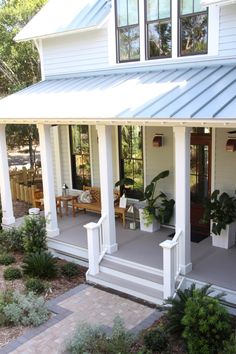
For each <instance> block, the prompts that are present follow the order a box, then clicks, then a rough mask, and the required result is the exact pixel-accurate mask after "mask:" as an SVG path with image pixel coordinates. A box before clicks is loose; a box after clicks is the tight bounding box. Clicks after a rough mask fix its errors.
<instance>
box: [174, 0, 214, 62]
mask: <svg viewBox="0 0 236 354" xmlns="http://www.w3.org/2000/svg"><path fill="white" fill-rule="evenodd" d="M179 12H180V23H179V27H180V28H179V31H180V35H179V42H180V43H179V47H180V53H179V54H180V55H181V56H184V55H194V54H206V53H207V36H208V13H207V9H206V8H205V7H203V6H201V3H200V0H180V9H179Z"/></svg>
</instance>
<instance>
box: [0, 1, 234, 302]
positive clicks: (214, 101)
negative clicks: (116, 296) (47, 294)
mask: <svg viewBox="0 0 236 354" xmlns="http://www.w3.org/2000/svg"><path fill="white" fill-rule="evenodd" d="M235 23H236V0H224V1H223V0H201V1H200V0H191V1H190V0H189V1H186V2H184V1H176V0H166V1H160V0H149V1H145V0H112V1H108V0H50V1H49V2H48V3H47V4H46V5H45V6H44V8H43V9H42V10H41V11H39V13H38V14H37V15H36V16H35V17H34V18H33V19H32V20H31V21H30V22H29V23H28V24H27V25H26V26H25V28H23V29H22V31H21V32H20V33H19V34H18V35H17V36H16V40H17V41H26V40H32V41H34V42H35V43H36V45H37V48H38V51H39V54H40V58H41V71H42V78H43V79H42V81H41V82H39V83H37V84H35V85H32V86H31V87H28V88H26V89H24V90H22V91H19V92H17V93H15V94H13V95H10V96H8V97H6V98H4V99H2V100H1V101H0V188H1V199H2V206H3V225H15V218H14V215H13V208H12V204H11V202H10V200H11V190H10V184H9V173H8V165H7V152H6V143H5V124H11V123H14V124H16V123H20V124H23V123H25V124H28V123H34V124H37V125H38V129H39V135H40V145H41V161H42V171H43V188H44V207H45V214H46V215H48V214H50V222H49V223H48V225H47V231H48V242H49V246H50V247H51V248H52V249H54V251H55V252H57V253H58V254H60V253H61V254H64V255H65V254H66V255H67V256H68V255H69V256H74V257H77V259H79V258H80V259H81V258H83V259H87V258H88V260H89V271H88V273H87V278H88V280H90V281H92V282H95V283H99V284H102V285H105V286H108V287H111V288H114V289H117V290H121V291H124V292H127V293H129V294H132V295H135V296H138V297H141V298H143V299H146V300H149V301H152V302H155V303H160V302H161V300H162V299H163V297H166V296H169V295H172V294H173V292H174V290H175V287H176V286H177V283H176V281H175V280H176V279H177V277H178V280H181V282H183V283H184V282H185V283H186V284H187V283H189V282H191V281H193V280H195V281H199V282H211V283H213V284H214V285H215V286H216V287H220V288H221V289H222V288H224V289H227V291H228V294H231V295H235V294H236V293H235V291H236V277H235V272H234V268H235V263H236V258H235V256H236V248H235V246H233V247H232V248H230V249H220V248H218V247H215V246H212V244H211V238H210V237H208V238H206V239H204V240H203V241H201V242H199V243H192V242H191V234H192V236H193V235H195V238H198V237H201V236H202V235H204V236H205V235H210V226H209V225H207V226H206V225H204V226H203V225H202V224H201V223H200V222H199V220H200V219H201V216H202V202H203V199H204V197H206V196H207V195H209V194H210V193H211V192H212V191H213V190H215V189H220V191H221V192H223V191H225V192H228V193H229V194H230V195H233V194H234V191H235V189H236V188H235V187H236V183H235V182H236V153H234V150H236V144H235V142H236V140H234V139H236V132H234V130H235V129H236V116H235V112H236V25H235ZM156 135H158V136H161V137H162V140H163V144H162V146H159V147H156V146H154V145H155V144H153V139H154V138H155V136H156ZM227 144H228V145H230V149H231V151H227V150H226V146H227ZM228 150H229V149H228ZM163 170H169V171H170V175H169V177H168V178H166V179H163V180H162V181H160V189H161V190H163V191H164V192H165V193H166V194H167V196H168V197H171V198H174V199H175V216H174V217H173V218H172V220H171V226H172V227H173V228H174V229H175V231H174V230H170V225H168V227H169V228H162V229H161V231H159V232H156V233H154V234H149V233H144V232H140V230H135V231H134V230H132V231H131V230H129V229H128V228H126V229H123V228H122V226H121V225H120V223H119V222H115V212H114V202H113V188H114V183H115V182H116V181H117V180H119V179H120V178H123V177H132V178H133V179H134V180H135V185H134V188H133V190H131V191H130V198H133V200H134V199H135V200H137V199H138V198H139V196H140V192H142V191H143V190H144V188H145V186H146V185H147V184H149V182H150V181H151V179H152V178H153V177H154V176H155V175H156V174H157V173H159V172H161V171H163ZM63 183H66V184H67V185H68V186H69V187H70V190H73V193H74V194H76V190H78V189H80V188H81V185H83V184H88V185H92V186H99V187H100V189H101V205H102V212H101V214H102V216H101V218H100V219H99V221H98V222H92V223H91V222H89V223H88V221H91V220H90V219H89V218H88V217H87V219H86V218H85V219H83V215H82V216H81V214H79V215H76V217H74V218H73V217H70V216H68V219H67V220H69V224H68V227H65V224H64V226H63V223H66V216H64V215H63V218H62V219H60V218H57V213H56V205H55V196H56V195H60V194H61V186H62V184H63ZM97 219H98V218H97ZM75 220H76V221H75ZM78 220H81V221H80V222H81V224H80V225H77V226H78V228H74V229H71V230H70V231H69V226H72V225H74V224H73V223H75V222H78ZM96 221H97V220H96ZM84 224H87V225H86V228H87V237H88V244H86V242H85V244H83V245H81V244H79V241H78V240H79V238H80V234H81V235H82V233H83V232H85V231H83V228H82V226H83V225H84ZM60 225H61V227H60ZM79 226H80V228H79ZM173 232H175V237H174V238H173V239H172V240H171V239H170V238H169V239H168V237H167V236H168V235H169V234H170V233H173ZM71 233H73V235H72V236H73V237H74V239H75V238H77V237H78V240H77V241H78V243H76V242H77V241H76V242H75V244H73V243H72V242H69V234H70V235H71ZM119 235H122V236H119ZM119 237H120V239H119ZM219 237H220V236H219ZM197 241H198V240H197ZM233 241H235V232H233ZM233 243H234V242H233ZM159 244H161V246H159ZM102 258H103V259H102ZM231 300H232V299H231ZM232 301H233V300H232Z"/></svg>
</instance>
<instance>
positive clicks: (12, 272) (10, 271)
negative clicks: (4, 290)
mask: <svg viewBox="0 0 236 354" xmlns="http://www.w3.org/2000/svg"><path fill="white" fill-rule="evenodd" d="M3 276H4V279H6V280H14V279H20V278H22V272H21V270H20V269H19V268H15V267H8V268H6V269H5V270H4V272H3Z"/></svg>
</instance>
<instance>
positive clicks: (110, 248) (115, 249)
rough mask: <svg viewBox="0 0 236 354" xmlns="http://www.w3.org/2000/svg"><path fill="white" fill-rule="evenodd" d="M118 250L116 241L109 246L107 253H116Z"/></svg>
mask: <svg viewBox="0 0 236 354" xmlns="http://www.w3.org/2000/svg"><path fill="white" fill-rule="evenodd" d="M117 250H118V244H117V243H114V244H113V245H109V246H107V253H110V254H111V253H114V252H116V251H117Z"/></svg>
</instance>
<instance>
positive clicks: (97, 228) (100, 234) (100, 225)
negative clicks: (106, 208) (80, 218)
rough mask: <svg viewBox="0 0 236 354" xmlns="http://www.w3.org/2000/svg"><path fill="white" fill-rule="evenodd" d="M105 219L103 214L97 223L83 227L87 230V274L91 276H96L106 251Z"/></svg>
mask: <svg viewBox="0 0 236 354" xmlns="http://www.w3.org/2000/svg"><path fill="white" fill-rule="evenodd" d="M106 217H107V216H106V214H104V215H102V216H101V218H100V219H99V220H98V222H97V223H94V222H90V223H89V224H86V225H84V227H85V228H86V229H87V239H88V261H89V274H91V275H96V274H98V272H99V264H100V262H101V260H102V258H103V257H104V255H105V253H106V251H107V249H106V245H105V235H104V221H105V220H106Z"/></svg>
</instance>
